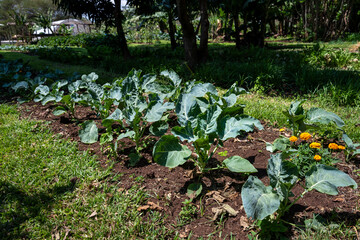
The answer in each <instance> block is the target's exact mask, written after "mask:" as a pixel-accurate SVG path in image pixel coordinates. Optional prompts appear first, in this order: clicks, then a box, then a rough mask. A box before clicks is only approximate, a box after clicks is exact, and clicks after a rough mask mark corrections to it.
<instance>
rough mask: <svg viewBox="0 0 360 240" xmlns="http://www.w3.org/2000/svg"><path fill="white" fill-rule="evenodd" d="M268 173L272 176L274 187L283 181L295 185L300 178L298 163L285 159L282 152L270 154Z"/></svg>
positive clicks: (271, 180) (271, 182) (271, 183)
mask: <svg viewBox="0 0 360 240" xmlns="http://www.w3.org/2000/svg"><path fill="white" fill-rule="evenodd" d="M267 174H268V176H269V178H270V185H271V186H272V187H274V188H275V187H278V186H279V184H281V183H289V184H290V185H293V184H294V183H295V182H296V181H297V179H298V177H297V176H298V169H297V167H296V165H295V164H293V163H292V162H289V161H283V160H282V157H281V154H280V153H278V154H275V155H271V156H270V159H269V164H268V167H267Z"/></svg>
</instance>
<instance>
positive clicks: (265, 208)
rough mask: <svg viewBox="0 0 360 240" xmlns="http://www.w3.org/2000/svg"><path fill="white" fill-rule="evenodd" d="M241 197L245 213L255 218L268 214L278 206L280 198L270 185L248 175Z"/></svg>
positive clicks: (261, 217)
mask: <svg viewBox="0 0 360 240" xmlns="http://www.w3.org/2000/svg"><path fill="white" fill-rule="evenodd" d="M241 199H242V202H243V205H244V210H245V213H246V215H247V216H248V217H251V218H253V219H255V220H262V219H264V218H266V217H267V216H270V215H271V214H273V213H275V212H276V211H277V210H278V209H279V207H280V198H279V196H278V195H277V193H276V192H274V191H273V190H272V187H270V186H265V185H264V184H263V183H262V182H261V181H260V180H259V179H258V178H257V177H254V176H249V178H248V180H247V181H246V182H245V184H244V185H243V187H242V190H241Z"/></svg>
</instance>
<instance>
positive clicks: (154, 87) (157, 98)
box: [101, 70, 181, 166]
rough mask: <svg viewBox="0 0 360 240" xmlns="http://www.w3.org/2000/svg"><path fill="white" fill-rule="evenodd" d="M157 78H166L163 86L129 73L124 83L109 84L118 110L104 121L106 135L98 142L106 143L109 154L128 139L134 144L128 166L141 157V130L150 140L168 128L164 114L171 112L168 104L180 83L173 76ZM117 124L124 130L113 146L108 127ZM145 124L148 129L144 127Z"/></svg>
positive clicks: (156, 81) (166, 74) (170, 106)
mask: <svg viewBox="0 0 360 240" xmlns="http://www.w3.org/2000/svg"><path fill="white" fill-rule="evenodd" d="M160 76H163V77H166V79H167V82H164V81H161V82H160V81H158V78H157V77H156V76H153V75H144V76H141V72H140V71H135V70H133V71H131V72H130V73H129V74H128V76H127V77H126V78H124V79H121V80H117V81H115V82H114V83H113V84H112V88H111V89H110V91H112V93H111V94H110V95H111V96H117V97H116V99H117V105H118V108H117V109H116V110H115V111H114V112H113V113H112V114H111V115H110V116H109V117H108V118H106V119H104V120H103V125H104V126H105V127H106V129H107V132H106V134H104V135H103V136H102V138H101V143H102V144H104V143H110V144H111V148H112V151H113V152H116V151H117V142H118V141H119V140H121V139H123V138H130V139H132V140H133V141H134V142H135V145H136V147H135V153H131V154H130V155H129V157H130V164H131V165H132V166H134V165H135V164H136V163H137V162H138V161H139V160H140V158H141V157H142V156H141V153H140V152H141V150H142V149H143V148H144V147H146V146H145V145H146V138H143V136H144V133H145V130H146V129H149V131H150V133H151V134H152V135H154V136H162V135H164V134H165V133H166V131H167V130H168V128H169V126H168V124H167V115H164V113H166V112H168V111H169V110H173V109H174V108H175V105H174V103H172V102H169V101H168V100H169V99H171V98H172V96H173V95H175V94H176V93H177V92H178V91H179V90H178V88H179V87H180V83H181V80H180V78H179V77H178V76H177V75H176V74H175V73H174V72H169V71H164V72H162V73H161V74H160ZM114 122H118V123H119V124H120V125H122V126H123V128H124V129H125V132H124V133H121V134H119V135H118V137H117V139H116V141H115V143H113V131H112V124H113V123H114ZM149 124H151V125H150V127H149V126H148V125H149Z"/></svg>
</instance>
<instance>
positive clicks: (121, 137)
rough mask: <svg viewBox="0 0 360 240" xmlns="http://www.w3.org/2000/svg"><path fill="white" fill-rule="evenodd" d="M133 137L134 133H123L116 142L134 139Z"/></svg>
mask: <svg viewBox="0 0 360 240" xmlns="http://www.w3.org/2000/svg"><path fill="white" fill-rule="evenodd" d="M134 137H135V132H134V131H127V132H125V133H122V134H120V135H119V136H118V137H117V141H119V140H121V139H123V138H134Z"/></svg>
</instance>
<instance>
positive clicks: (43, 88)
mask: <svg viewBox="0 0 360 240" xmlns="http://www.w3.org/2000/svg"><path fill="white" fill-rule="evenodd" d="M34 93H35V94H40V95H43V96H46V95H48V94H49V93H50V89H49V87H48V86H46V85H39V86H37V87H36V88H35V91H34Z"/></svg>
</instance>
